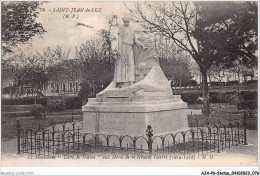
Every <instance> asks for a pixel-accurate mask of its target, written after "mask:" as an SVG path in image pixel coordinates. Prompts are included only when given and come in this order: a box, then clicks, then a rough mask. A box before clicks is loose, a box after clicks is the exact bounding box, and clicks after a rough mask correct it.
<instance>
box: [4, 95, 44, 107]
mask: <svg viewBox="0 0 260 176" xmlns="http://www.w3.org/2000/svg"><path fill="white" fill-rule="evenodd" d="M47 100H48V97H41V98H40V97H24V98H17V99H2V101H1V103H2V105H31V104H41V105H43V106H46V103H47Z"/></svg>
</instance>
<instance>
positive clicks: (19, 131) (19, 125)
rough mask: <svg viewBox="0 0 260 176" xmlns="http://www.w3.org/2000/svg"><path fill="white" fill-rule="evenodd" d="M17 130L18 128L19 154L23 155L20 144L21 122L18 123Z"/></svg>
mask: <svg viewBox="0 0 260 176" xmlns="http://www.w3.org/2000/svg"><path fill="white" fill-rule="evenodd" d="M16 128H17V149H18V151H17V154H18V155H20V154H21V143H20V137H21V129H20V128H21V122H20V121H19V120H17V121H16Z"/></svg>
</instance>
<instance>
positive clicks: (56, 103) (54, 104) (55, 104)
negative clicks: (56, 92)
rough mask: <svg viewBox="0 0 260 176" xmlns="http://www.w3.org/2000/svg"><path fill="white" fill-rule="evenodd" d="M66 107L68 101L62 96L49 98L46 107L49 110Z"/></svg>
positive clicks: (58, 109) (59, 109)
mask: <svg viewBox="0 0 260 176" xmlns="http://www.w3.org/2000/svg"><path fill="white" fill-rule="evenodd" d="M65 108H66V101H65V99H64V98H61V97H53V98H49V99H48V100H47V104H46V109H47V110H48V111H61V110H64V109H65Z"/></svg>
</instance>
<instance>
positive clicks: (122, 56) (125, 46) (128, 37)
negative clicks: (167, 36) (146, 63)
mask: <svg viewBox="0 0 260 176" xmlns="http://www.w3.org/2000/svg"><path fill="white" fill-rule="evenodd" d="M122 20H123V22H124V25H123V26H121V27H120V28H119V30H118V56H117V59H116V63H115V75H114V82H115V83H116V87H119V88H122V87H127V86H130V85H132V84H134V83H135V63H134V53H133V45H134V44H136V45H138V46H141V47H142V48H143V47H144V46H143V44H142V43H141V42H139V41H138V40H137V39H136V36H135V31H134V30H133V29H132V28H131V27H130V26H129V23H130V18H129V17H127V16H125V17H123V18H122Z"/></svg>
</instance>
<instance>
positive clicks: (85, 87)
mask: <svg viewBox="0 0 260 176" xmlns="http://www.w3.org/2000/svg"><path fill="white" fill-rule="evenodd" d="M89 89H90V87H89V84H88V83H86V82H85V83H82V84H81V87H80V90H79V92H78V96H79V97H80V98H81V99H82V100H83V99H85V100H87V99H88V97H89Z"/></svg>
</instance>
